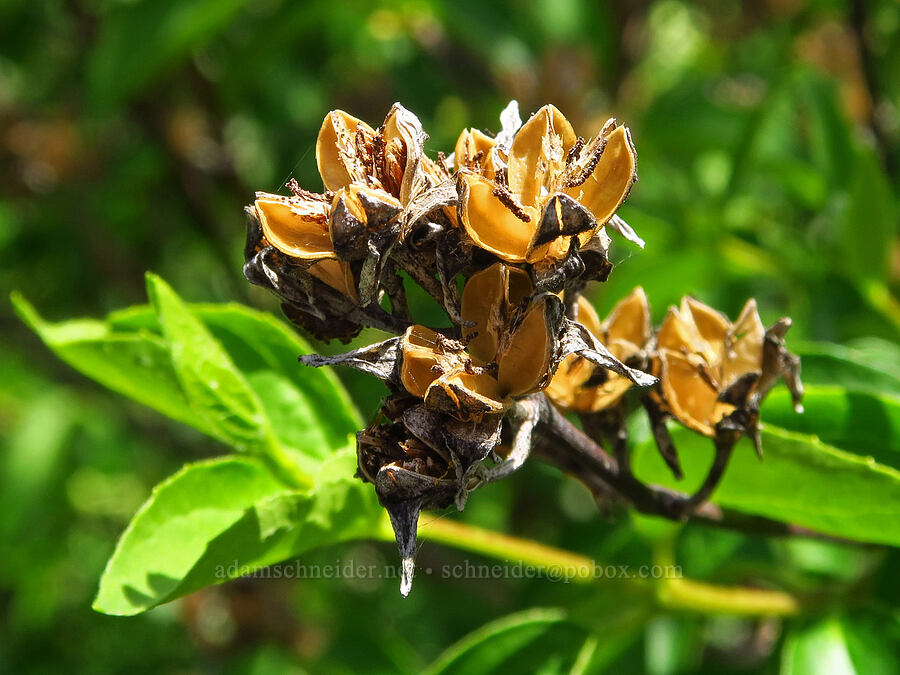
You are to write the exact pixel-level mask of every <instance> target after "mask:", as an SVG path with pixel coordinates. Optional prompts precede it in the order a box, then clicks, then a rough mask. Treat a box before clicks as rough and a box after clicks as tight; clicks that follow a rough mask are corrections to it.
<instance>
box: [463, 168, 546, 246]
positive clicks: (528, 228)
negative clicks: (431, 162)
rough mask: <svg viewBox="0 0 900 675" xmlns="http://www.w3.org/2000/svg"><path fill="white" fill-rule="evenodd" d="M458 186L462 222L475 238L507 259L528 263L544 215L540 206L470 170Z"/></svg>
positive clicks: (477, 242) (477, 243) (465, 173)
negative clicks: (523, 202) (518, 198)
mask: <svg viewBox="0 0 900 675" xmlns="http://www.w3.org/2000/svg"><path fill="white" fill-rule="evenodd" d="M457 187H458V190H459V207H458V209H459V210H458V218H459V223H460V224H461V225H462V226H463V228H464V229H465V231H466V234H468V235H469V237H471V239H472V241H473V242H475V244H476V245H477V246H480V247H481V248H483V249H485V250H486V251H490V252H491V253H493V254H494V255H496V256H497V257H498V258H500V259H501V260H505V261H506V262H511V263H522V262H525V261H526V256H527V254H528V251H529V249H530V248H531V244H532V240H533V239H534V236H535V232H536V230H537V225H538V222H539V218H540V212H539V211H538V209H536V208H535V207H534V206H525V205H523V204H521V203H519V202H518V201H516V200H515V197H514V196H513V195H511V193H509V192H508V191H505V190H504V189H502V188H498V187H497V185H496V184H494V182H493V181H491V180H488V179H487V178H485V177H483V176H480V175H478V174H475V173H470V172H468V171H462V172H460V173H459V175H458V182H457Z"/></svg>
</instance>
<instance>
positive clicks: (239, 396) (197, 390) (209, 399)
mask: <svg viewBox="0 0 900 675" xmlns="http://www.w3.org/2000/svg"><path fill="white" fill-rule="evenodd" d="M147 294H148V295H149V296H150V301H151V303H152V304H153V306H154V308H155V309H156V313H157V316H158V317H159V322H160V325H161V326H162V330H163V335H164V336H165V339H166V342H167V343H168V345H169V351H170V353H171V357H172V365H173V366H174V367H175V374H176V375H177V376H178V380H179V381H180V382H181V387H182V389H183V390H184V392H185V394H186V395H187V399H188V402H189V403H190V406H191V408H193V410H194V412H195V413H196V414H197V415H198V416H199V417H200V418H201V419H203V420H204V421H205V422H206V424H207V426H208V428H209V429H210V431H211V432H212V433H213V435H215V436H216V437H218V438H220V439H221V440H223V441H225V442H227V443H229V444H231V445H233V446H234V447H235V448H237V449H238V450H241V451H245V452H266V451H268V450H269V449H270V446H271V444H272V443H273V438H272V430H271V428H270V427H269V422H268V419H267V418H266V415H265V412H264V411H263V409H262V404H261V402H260V400H259V397H258V396H257V395H256V392H254V390H253V388H252V387H251V386H250V384H249V383H248V382H247V379H246V378H245V377H244V376H243V374H242V373H241V372H240V371H239V370H238V369H237V368H236V367H235V365H234V363H233V362H232V361H231V359H230V358H229V356H228V354H227V353H226V352H225V350H224V349H223V348H222V345H220V344H219V343H218V342H217V341H216V339H215V338H214V337H213V336H212V335H210V333H209V331H208V330H206V327H205V326H204V325H203V324H202V323H201V322H200V321H199V320H198V319H197V318H196V317H194V315H193V314H191V312H190V310H189V309H188V308H187V307H186V306H185V304H184V303H183V302H182V301H181V298H179V297H178V296H177V295H176V294H175V291H173V290H172V288H171V287H170V286H169V285H168V284H167V283H166V282H165V281H163V280H162V279H160V278H159V277H157V276H155V275H153V274H148V275H147Z"/></svg>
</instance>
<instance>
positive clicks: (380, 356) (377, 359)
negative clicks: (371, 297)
mask: <svg viewBox="0 0 900 675" xmlns="http://www.w3.org/2000/svg"><path fill="white" fill-rule="evenodd" d="M298 359H299V361H300V363H303V364H304V365H307V366H313V367H314V368H321V367H322V366H347V367H348V368H353V369H355V370H358V371H360V372H362V373H366V374H367V375H374V376H375V377H377V378H379V379H380V380H383V381H384V382H387V383H389V384H391V385H393V386H394V387H395V388H400V387H401V383H400V362H401V360H402V356H401V353H400V338H398V337H394V338H389V339H387V340H385V341H384V342H377V343H375V344H373V345H369V346H368V347H362V348H361V349H354V350H353V351H351V352H345V353H343V354H336V355H334V356H322V355H321V354H302V355H301V356H299V357H298Z"/></svg>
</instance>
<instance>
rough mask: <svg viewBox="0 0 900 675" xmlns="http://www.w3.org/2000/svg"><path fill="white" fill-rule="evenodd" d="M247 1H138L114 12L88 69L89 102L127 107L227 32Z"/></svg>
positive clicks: (107, 14) (111, 9) (118, 5)
mask: <svg viewBox="0 0 900 675" xmlns="http://www.w3.org/2000/svg"><path fill="white" fill-rule="evenodd" d="M243 5H244V0H138V1H136V2H127V3H115V4H112V5H110V6H109V8H108V10H107V11H106V12H105V14H104V16H103V17H102V19H101V23H100V29H99V36H98V37H97V40H96V41H95V42H94V46H93V50H92V52H91V54H90V59H89V61H88V66H87V89H88V92H89V94H88V100H90V101H91V102H93V103H94V104H95V105H98V106H101V107H108V106H113V105H118V104H121V103H124V102H125V101H126V100H127V99H129V98H131V97H132V96H134V95H135V94H137V93H138V92H140V91H141V90H143V89H144V88H145V87H146V86H147V85H148V84H149V83H151V82H152V81H153V80H154V79H156V78H157V77H158V76H159V75H160V74H161V73H162V72H163V71H164V70H166V69H168V68H171V67H173V66H174V65H176V64H177V63H178V62H179V61H180V60H182V59H184V58H185V57H187V56H188V55H189V53H190V51H191V50H193V49H196V48H198V47H200V46H202V45H203V44H204V43H205V42H206V41H207V40H208V39H209V38H210V37H212V36H213V35H214V34H215V33H217V32H218V31H220V30H222V29H223V28H225V27H226V26H227V25H228V24H229V23H230V22H231V21H232V20H233V19H234V17H235V15H236V14H237V12H238V10H240V9H241V8H242V7H243Z"/></svg>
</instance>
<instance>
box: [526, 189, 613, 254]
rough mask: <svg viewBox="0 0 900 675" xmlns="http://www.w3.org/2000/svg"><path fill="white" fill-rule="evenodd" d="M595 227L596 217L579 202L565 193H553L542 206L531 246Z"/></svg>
mask: <svg viewBox="0 0 900 675" xmlns="http://www.w3.org/2000/svg"><path fill="white" fill-rule="evenodd" d="M596 227H597V219H596V218H594V214H592V213H591V212H590V211H588V210H587V209H586V208H585V207H584V206H582V205H581V203H580V202H578V201H576V200H575V199H572V198H571V197H569V196H568V195H565V194H555V195H553V197H551V198H550V201H548V202H547V205H546V206H545V207H544V213H543V216H542V218H541V224H540V225H539V226H538V231H537V234H536V235H535V240H534V243H533V244H532V245H533V246H535V247H536V246H541V245H543V244H548V243H550V242H551V241H553V240H555V239H558V238H559V237H570V236H574V235H579V234H582V233H584V232H588V231H590V230H593V229H595V228H596Z"/></svg>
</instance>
